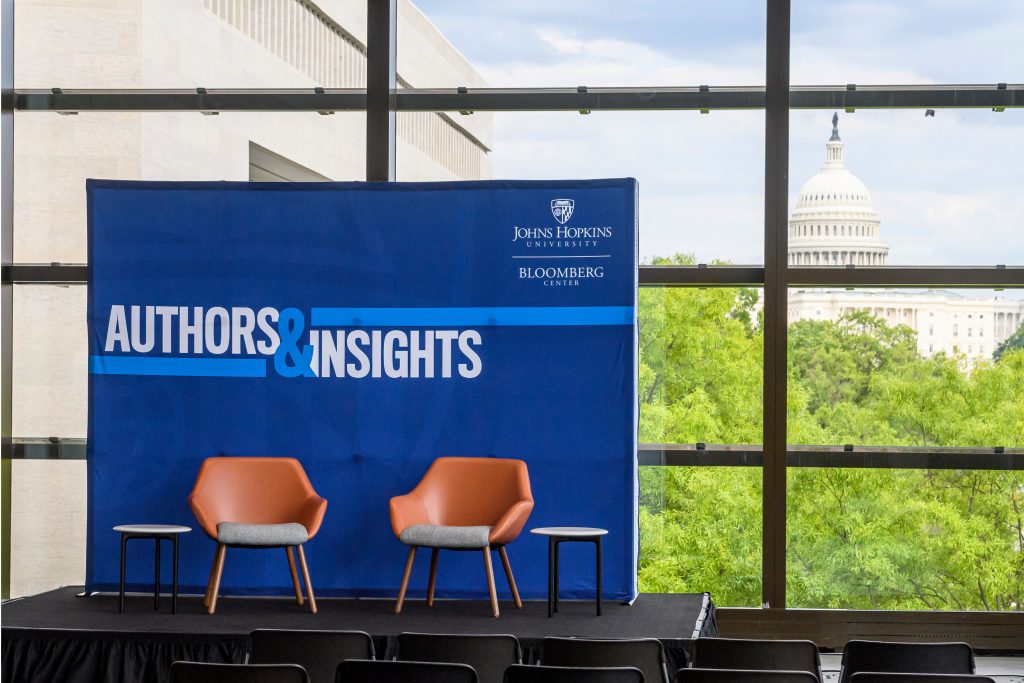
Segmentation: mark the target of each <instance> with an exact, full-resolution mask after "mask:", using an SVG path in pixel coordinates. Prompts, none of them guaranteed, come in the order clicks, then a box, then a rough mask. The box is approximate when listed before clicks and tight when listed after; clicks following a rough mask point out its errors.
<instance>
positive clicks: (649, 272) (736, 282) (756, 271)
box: [640, 265, 764, 287]
mask: <svg viewBox="0 0 1024 683" xmlns="http://www.w3.org/2000/svg"><path fill="white" fill-rule="evenodd" d="M640 286H641V287H682V286H697V287H743V286H752V287H762V286H764V266H703V265H702V266H640Z"/></svg>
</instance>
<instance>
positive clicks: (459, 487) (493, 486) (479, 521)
mask: <svg viewBox="0 0 1024 683" xmlns="http://www.w3.org/2000/svg"><path fill="white" fill-rule="evenodd" d="M412 492H413V493H414V494H416V495H417V496H418V497H419V499H420V500H421V501H422V502H423V506H424V507H425V508H426V510H427V514H428V516H429V517H430V521H431V523H432V524H443V525H447V526H492V525H494V524H495V523H496V522H497V521H498V519H499V518H500V517H501V516H502V515H503V514H505V512H506V511H507V510H508V509H509V508H510V507H512V506H513V505H514V504H515V503H517V502H519V501H523V500H528V501H530V502H531V503H532V502H533V494H532V493H531V492H530V475H529V472H528V471H527V469H526V463H525V462H523V461H522V460H512V459H509V458H448V457H446V458H438V459H437V460H435V461H434V462H433V464H432V465H431V466H430V469H428V470H427V473H426V474H424V475H423V479H422V480H421V481H420V483H419V484H417V485H416V488H414V489H413V491H412Z"/></svg>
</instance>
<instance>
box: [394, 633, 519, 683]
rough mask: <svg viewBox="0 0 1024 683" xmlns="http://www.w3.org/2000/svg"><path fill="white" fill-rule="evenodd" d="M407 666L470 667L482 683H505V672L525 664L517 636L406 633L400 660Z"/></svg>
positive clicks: (400, 646) (400, 644) (400, 640)
mask: <svg viewBox="0 0 1024 683" xmlns="http://www.w3.org/2000/svg"><path fill="white" fill-rule="evenodd" d="M397 658H398V659H399V660H400V661H406V662H446V663H449V664H468V665H469V666H471V667H473V669H474V670H475V671H476V675H477V677H478V678H479V679H480V683H501V681H502V677H503V676H504V675H505V668H506V667H508V666H511V665H512V664H521V663H522V661H523V653H522V649H521V648H520V647H519V641H518V640H517V639H516V637H515V636H510V635H502V634H494V635H459V634H445V633H402V634H399V636H398V657H397Z"/></svg>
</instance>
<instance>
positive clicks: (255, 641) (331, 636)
mask: <svg viewBox="0 0 1024 683" xmlns="http://www.w3.org/2000/svg"><path fill="white" fill-rule="evenodd" d="M373 658H374V652H373V639H372V638H370V636H369V634H367V633H364V632H362V631H292V630H286V629H262V628H261V629H257V630H255V631H253V632H252V633H250V634H249V663H250V664H298V665H299V666H301V667H302V668H304V669H305V670H306V673H307V674H309V679H310V681H312V683H331V681H333V680H334V676H335V672H336V671H337V670H338V664H339V663H340V662H341V661H342V660H345V659H373Z"/></svg>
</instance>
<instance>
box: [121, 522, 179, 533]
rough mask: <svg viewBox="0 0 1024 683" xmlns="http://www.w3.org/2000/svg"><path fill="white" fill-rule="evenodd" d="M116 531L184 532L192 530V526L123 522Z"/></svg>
mask: <svg viewBox="0 0 1024 683" xmlns="http://www.w3.org/2000/svg"><path fill="white" fill-rule="evenodd" d="M114 531H120V532H121V533H122V534H183V533H185V532H187V531H192V527H190V526H179V525H177V524H121V525H119V526H115V527H114Z"/></svg>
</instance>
